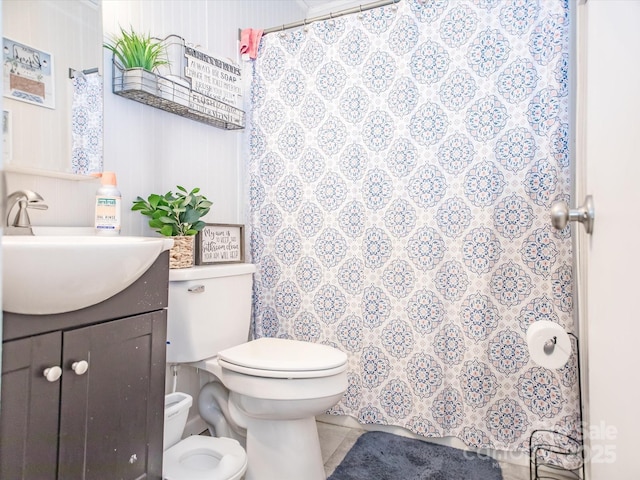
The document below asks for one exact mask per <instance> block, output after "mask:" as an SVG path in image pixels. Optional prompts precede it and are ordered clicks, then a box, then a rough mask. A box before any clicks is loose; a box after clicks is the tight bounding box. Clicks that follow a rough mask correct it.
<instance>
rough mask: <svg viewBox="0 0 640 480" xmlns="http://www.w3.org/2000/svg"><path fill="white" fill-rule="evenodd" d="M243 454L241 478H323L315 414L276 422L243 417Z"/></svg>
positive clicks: (286, 479)
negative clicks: (244, 439)
mask: <svg viewBox="0 0 640 480" xmlns="http://www.w3.org/2000/svg"><path fill="white" fill-rule="evenodd" d="M274 439H277V440H276V441H274ZM247 457H248V459H249V464H248V467H247V472H246V474H245V480H301V479H304V480H325V479H326V478H327V477H326V475H325V473H324V464H323V462H322V453H321V451H320V441H319V439H318V429H317V427H316V420H315V417H308V418H302V419H297V420H277V421H273V420H262V419H256V418H247Z"/></svg>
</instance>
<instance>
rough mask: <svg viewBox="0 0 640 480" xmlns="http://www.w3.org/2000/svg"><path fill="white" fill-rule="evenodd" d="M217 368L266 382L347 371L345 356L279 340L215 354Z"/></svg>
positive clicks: (322, 347)
mask: <svg viewBox="0 0 640 480" xmlns="http://www.w3.org/2000/svg"><path fill="white" fill-rule="evenodd" d="M218 363H219V364H220V366H222V367H224V368H226V369H227V370H231V371H234V372H238V373H243V374H245V375H253V376H256V377H270V378H320V377H329V376H332V375H336V374H338V373H340V372H342V371H344V370H345V369H346V368H347V355H346V354H345V353H344V352H341V351H340V350H336V349H335V348H332V347H328V346H326V345H322V344H318V343H311V342H301V341H298V340H288V339H282V338H268V337H265V338H259V339H257V340H253V341H250V342H247V343H243V344H240V345H237V346H235V347H231V348H228V349H226V350H222V351H221V352H219V353H218Z"/></svg>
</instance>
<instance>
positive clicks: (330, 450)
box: [317, 422, 529, 480]
mask: <svg viewBox="0 0 640 480" xmlns="http://www.w3.org/2000/svg"><path fill="white" fill-rule="evenodd" d="M317 425H318V435H319V437H320V448H321V450H322V459H323V460H324V471H325V473H326V475H327V477H328V476H329V475H331V473H333V470H334V469H335V468H336V467H337V466H338V465H339V464H340V462H341V461H342V459H343V458H344V457H345V455H346V454H347V452H348V451H349V449H350V448H351V447H352V446H353V444H354V443H355V442H356V440H357V439H358V437H359V436H360V435H362V434H363V433H364V432H365V430H360V429H354V428H349V427H342V426H339V425H332V424H329V423H324V422H318V424H317ZM500 467H501V468H502V477H503V480H529V469H528V468H527V467H523V466H520V465H512V464H509V463H504V462H501V463H500ZM372 480H375V479H372Z"/></svg>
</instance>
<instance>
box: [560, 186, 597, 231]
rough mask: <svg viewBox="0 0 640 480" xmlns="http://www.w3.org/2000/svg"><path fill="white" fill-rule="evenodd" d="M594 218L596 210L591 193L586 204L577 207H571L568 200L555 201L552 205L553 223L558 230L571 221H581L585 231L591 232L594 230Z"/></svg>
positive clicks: (586, 198)
mask: <svg viewBox="0 0 640 480" xmlns="http://www.w3.org/2000/svg"><path fill="white" fill-rule="evenodd" d="M594 219H595V210H594V207H593V197H592V196H591V195H587V196H586V197H585V199H584V205H582V206H580V207H578V208H576V209H570V208H569V205H567V204H566V202H555V203H554V204H553V205H551V225H553V226H554V228H557V229H558V230H562V229H563V228H564V227H566V226H567V223H569V222H580V223H582V224H583V225H584V229H585V231H586V232H587V233H589V234H590V233H592V232H593V222H594Z"/></svg>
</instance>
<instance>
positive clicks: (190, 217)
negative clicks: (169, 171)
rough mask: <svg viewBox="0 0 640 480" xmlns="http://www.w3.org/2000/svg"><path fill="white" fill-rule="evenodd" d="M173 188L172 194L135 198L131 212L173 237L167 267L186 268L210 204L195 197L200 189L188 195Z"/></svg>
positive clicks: (159, 231)
mask: <svg viewBox="0 0 640 480" xmlns="http://www.w3.org/2000/svg"><path fill="white" fill-rule="evenodd" d="M176 188H177V192H176V193H175V194H174V193H172V192H171V191H169V192H167V193H165V194H164V195H158V194H156V193H152V194H151V195H149V197H148V198H147V200H145V199H144V198H141V197H137V198H136V199H135V200H134V202H133V206H132V207H131V210H134V211H139V212H140V213H141V214H142V215H145V216H147V217H149V226H150V227H151V228H153V229H155V231H156V232H158V233H160V234H161V235H164V236H166V237H173V248H172V249H171V252H170V260H169V268H188V267H191V266H192V265H193V257H194V255H193V253H194V240H195V235H196V234H197V233H198V232H199V231H200V230H202V228H203V227H204V226H205V223H204V222H203V221H202V220H200V219H201V218H202V217H203V216H204V215H206V214H207V213H209V209H210V208H211V205H213V203H212V202H210V201H209V200H207V199H206V197H205V196H204V195H198V192H200V189H199V188H194V189H193V190H191V191H190V192H188V191H187V190H186V189H185V188H184V187H181V186H180V185H178V186H177V187H176Z"/></svg>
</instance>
